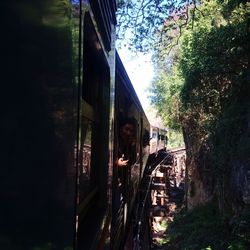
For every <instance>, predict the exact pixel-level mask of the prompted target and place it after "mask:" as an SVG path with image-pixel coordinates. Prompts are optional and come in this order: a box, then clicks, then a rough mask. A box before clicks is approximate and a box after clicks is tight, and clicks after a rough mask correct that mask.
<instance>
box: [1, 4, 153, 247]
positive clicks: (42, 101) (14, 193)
mask: <svg viewBox="0 0 250 250" xmlns="http://www.w3.org/2000/svg"><path fill="white" fill-rule="evenodd" d="M115 11H116V4H115V1H113V0H102V1H100V0H98V1H80V0H74V1H73V0H72V1H60V0H52V1H39V0H38V1H31V0H24V1H21V2H20V1H15V0H14V1H11V2H10V1H2V2H1V12H2V13H1V14H2V15H1V21H2V22H1V23H2V24H3V27H2V34H4V39H1V40H0V49H1V58H2V60H3V62H4V63H3V64H2V67H1V70H2V74H1V80H2V83H3V84H2V89H1V104H2V105H1V107H2V110H3V111H2V113H1V115H2V121H3V122H2V129H1V138H2V140H1V143H2V148H3V150H1V158H0V159H1V175H0V198H1V206H0V221H1V223H0V249H12V250H19V249H21V250H22V249H25V250H26V249H59V250H62V249H63V250H66V249H67V250H69V249H77V250H81V249H84V250H85V249H119V248H120V249H122V247H123V246H124V245H126V246H127V247H128V248H129V247H131V245H132V242H133V234H132V231H133V227H132V226H131V225H133V224H132V221H133V219H134V217H135V212H134V208H135V207H136V203H137V199H138V198H137V196H138V187H139V184H140V181H141V178H142V175H143V172H144V169H145V165H146V161H147V157H148V154H149V130H150V127H149V123H148V120H147V118H146V116H145V113H144V112H143V109H142V107H141V104H140V102H139V100H138V97H137V96H136V93H135V91H134V89H133V87H132V85H131V82H130V80H129V78H128V76H127V74H126V71H125V69H124V67H123V65H122V62H121V60H120V58H119V56H118V54H117V52H116V51H115V25H116V19H115ZM123 119H130V120H133V125H134V134H133V136H134V137H133V140H132V139H131V145H130V146H131V148H130V151H127V152H125V153H124V156H125V155H126V157H127V160H126V159H125V158H124V161H125V162H126V161H128V164H127V166H125V167H124V168H120V167H118V165H117V159H118V158H119V152H120V148H119V147H120V145H121V142H120V141H119V140H120V139H119V130H120V125H121V120H123Z"/></svg>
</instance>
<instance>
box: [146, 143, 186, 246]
mask: <svg viewBox="0 0 250 250" xmlns="http://www.w3.org/2000/svg"><path fill="white" fill-rule="evenodd" d="M169 154H170V155H171V156H172V159H173V161H172V164H169V163H170V162H169ZM183 156H185V149H184V148H178V149H174V150H172V151H169V152H168V155H166V157H165V158H164V159H163V160H162V161H161V162H160V163H159V164H158V165H157V166H156V167H155V169H154V170H153V171H152V174H151V185H150V196H151V197H150V199H149V200H150V206H149V211H148V213H149V218H150V224H151V248H150V249H162V248H163V246H164V245H165V243H166V238H167V229H168V224H169V223H171V222H172V221H173V219H174V216H175V214H176V213H178V211H179V210H180V209H181V207H182V206H183V204H184V194H185V190H184V181H185V174H184V173H185V166H183V164H184V163H185V161H184V159H183V158H185V157H183ZM180 165H181V166H180Z"/></svg>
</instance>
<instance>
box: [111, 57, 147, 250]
mask: <svg viewBox="0 0 250 250" xmlns="http://www.w3.org/2000/svg"><path fill="white" fill-rule="evenodd" d="M126 122H127V123H131V125H132V126H133V128H134V135H133V136H134V142H133V143H132V144H134V145H130V146H127V148H128V147H130V149H129V148H128V149H126V150H127V151H129V153H127V152H121V153H124V157H125V158H126V159H127V160H128V164H127V166H125V167H119V166H117V164H116V161H117V159H118V158H119V153H120V152H119V151H120V150H121V149H122V146H123V145H122V142H121V140H122V138H121V134H120V133H121V129H122V126H123V125H124V124H125V123H126ZM149 129H150V127H149V122H148V120H147V117H146V115H145V113H144V111H143V109H142V107H141V104H140V102H139V100H138V97H137V95H136V93H135V90H134V88H133V87H132V84H131V82H130V80H129V77H128V75H127V73H126V71H125V69H124V67H123V64H122V62H121V60H120V58H119V56H118V54H117V55H116V86H115V130H114V131H115V132H114V133H115V136H114V162H115V165H114V176H113V180H114V181H113V183H114V184H113V217H112V218H113V221H112V225H113V227H112V242H113V245H112V248H113V249H122V246H124V244H125V245H127V247H128V249H130V248H131V247H132V246H131V244H132V237H133V236H132V223H131V220H132V214H133V209H134V208H135V203H136V196H137V193H138V187H139V184H140V181H141V178H142V176H143V171H144V168H145V165H146V161H147V158H148V155H149Z"/></svg>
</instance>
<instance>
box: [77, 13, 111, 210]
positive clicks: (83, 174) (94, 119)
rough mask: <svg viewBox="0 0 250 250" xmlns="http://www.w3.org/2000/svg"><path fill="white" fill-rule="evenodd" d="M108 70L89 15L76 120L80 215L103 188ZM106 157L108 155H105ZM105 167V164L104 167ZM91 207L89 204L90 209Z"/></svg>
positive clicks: (100, 194) (85, 28)
mask: <svg viewBox="0 0 250 250" xmlns="http://www.w3.org/2000/svg"><path fill="white" fill-rule="evenodd" d="M109 72H110V70H109V66H108V63H107V61H106V57H105V54H104V52H103V50H102V46H101V43H100V41H99V38H98V35H97V31H96V27H95V26H94V24H93V21H92V18H91V16H90V14H89V13H86V14H85V17H84V27H83V62H82V79H83V80H82V92H81V118H80V134H81V141H80V151H81V152H80V153H79V155H80V161H79V187H78V194H79V197H78V198H79V213H80V214H81V213H82V214H84V213H86V211H87V210H88V207H90V204H91V202H94V201H96V200H99V201H100V200H101V198H100V197H102V192H104V190H105V188H104V187H102V186H100V185H101V184H100V183H102V182H101V181H100V179H101V178H104V174H103V173H102V171H104V170H103V169H104V168H103V166H101V165H104V164H105V162H106V159H103V158H102V156H101V157H100V155H103V152H104V151H105V148H108V147H107V146H106V147H105V143H104V142H105V141H108V140H107V139H105V138H104V137H105V136H106V135H107V131H106V130H105V129H106V128H107V124H108V118H109V117H108V111H107V110H109V106H108V105H109V96H108V95H109V81H110V73H109ZM107 155H108V154H107ZM106 165H108V164H106ZM91 206H93V204H92V205H91Z"/></svg>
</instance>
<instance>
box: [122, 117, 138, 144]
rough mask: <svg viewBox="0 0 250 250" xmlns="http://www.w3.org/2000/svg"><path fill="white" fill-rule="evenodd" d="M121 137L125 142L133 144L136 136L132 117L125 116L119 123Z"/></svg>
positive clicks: (134, 122)
mask: <svg viewBox="0 0 250 250" xmlns="http://www.w3.org/2000/svg"><path fill="white" fill-rule="evenodd" d="M120 135H121V139H122V140H123V142H124V143H126V144H133V143H134V142H135V138H136V121H135V119H134V118H126V119H124V120H123V121H122V122H121V124H120Z"/></svg>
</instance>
